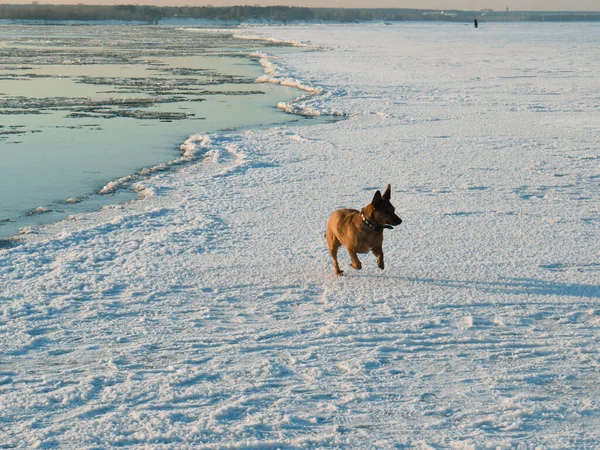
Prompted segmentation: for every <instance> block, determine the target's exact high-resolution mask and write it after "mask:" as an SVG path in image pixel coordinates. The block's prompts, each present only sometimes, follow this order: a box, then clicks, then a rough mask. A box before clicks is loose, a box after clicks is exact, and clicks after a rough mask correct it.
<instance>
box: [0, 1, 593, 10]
mask: <svg viewBox="0 0 600 450" xmlns="http://www.w3.org/2000/svg"><path fill="white" fill-rule="evenodd" d="M0 3H4V4H7V3H14V4H24V3H31V2H29V1H27V0H0ZM38 3H40V4H88V5H123V4H139V5H158V6H208V5H211V6H230V5H259V6H271V5H288V6H308V7H338V8H419V9H440V10H444V9H464V10H473V11H479V10H481V9H484V8H491V9H494V10H496V11H504V10H505V9H506V8H507V7H508V8H510V10H511V11H600V0H38Z"/></svg>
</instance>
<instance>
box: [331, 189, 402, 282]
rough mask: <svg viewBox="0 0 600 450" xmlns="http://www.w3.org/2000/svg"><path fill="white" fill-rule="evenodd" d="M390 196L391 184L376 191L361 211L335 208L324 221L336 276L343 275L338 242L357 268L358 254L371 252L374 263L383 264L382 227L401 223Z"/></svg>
mask: <svg viewBox="0 0 600 450" xmlns="http://www.w3.org/2000/svg"><path fill="white" fill-rule="evenodd" d="M391 195H392V186H391V185H389V184H388V186H387V189H386V190H385V192H384V193H383V196H382V195H381V192H379V191H377V192H375V196H374V197H373V200H372V201H371V203H370V204H369V205H367V206H365V207H364V208H363V209H362V210H360V211H357V210H355V209H338V210H337V211H334V212H333V214H331V217H330V218H329V222H327V231H326V232H325V237H326V238H327V246H328V247H329V253H330V254H331V259H333V268H334V269H335V274H336V275H342V274H343V273H344V272H343V271H341V270H340V266H339V264H338V261H337V252H338V248H340V245H343V246H344V247H346V250H348V254H349V255H350V258H351V259H352V264H350V265H351V266H352V267H354V268H355V269H357V270H360V269H361V268H362V264H361V263H360V261H359V260H358V256H357V255H356V254H357V253H369V252H370V251H372V252H373V254H374V255H375V256H376V257H377V265H378V266H379V268H380V269H381V270H383V268H384V264H383V249H382V248H381V245H382V244H383V230H384V229H385V228H389V229H390V230H391V229H393V227H392V225H400V224H401V223H402V219H401V218H400V217H398V216H397V215H396V213H395V212H394V211H395V208H394V205H392V204H391V203H390V197H391Z"/></svg>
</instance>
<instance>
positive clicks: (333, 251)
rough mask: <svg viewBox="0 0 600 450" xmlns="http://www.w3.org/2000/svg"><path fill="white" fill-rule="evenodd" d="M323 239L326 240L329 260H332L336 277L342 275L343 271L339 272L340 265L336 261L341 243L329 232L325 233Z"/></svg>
mask: <svg viewBox="0 0 600 450" xmlns="http://www.w3.org/2000/svg"><path fill="white" fill-rule="evenodd" d="M325 237H326V238H327V247H328V248H329V254H330V255H331V259H332V260H333V270H335V274H336V275H343V274H344V271H343V270H340V265H339V264H338V260H337V253H338V249H339V248H340V246H341V245H342V243H341V242H340V241H339V240H338V238H337V237H336V236H335V235H334V234H333V233H332V232H330V231H329V230H327V233H325Z"/></svg>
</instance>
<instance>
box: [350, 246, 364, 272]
mask: <svg viewBox="0 0 600 450" xmlns="http://www.w3.org/2000/svg"><path fill="white" fill-rule="evenodd" d="M348 254H349V255H350V259H351V260H352V263H351V264H350V265H351V266H352V267H354V268H355V269H356V270H360V269H362V264H361V263H360V261H359V259H358V255H357V254H356V252H353V251H352V250H348Z"/></svg>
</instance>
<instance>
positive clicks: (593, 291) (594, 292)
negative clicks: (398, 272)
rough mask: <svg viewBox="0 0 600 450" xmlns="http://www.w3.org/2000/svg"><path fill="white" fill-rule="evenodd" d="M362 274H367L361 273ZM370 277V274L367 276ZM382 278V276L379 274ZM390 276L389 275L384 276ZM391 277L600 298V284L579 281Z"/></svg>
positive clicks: (510, 291)
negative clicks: (580, 282)
mask: <svg viewBox="0 0 600 450" xmlns="http://www.w3.org/2000/svg"><path fill="white" fill-rule="evenodd" d="M361 276H363V277H364V276H365V275H364V274H361ZM367 277H369V276H368V275H367V276H366V277H365V278H367ZM377 278H379V279H381V278H382V276H381V275H378V276H377ZM383 278H388V277H383ZM389 279H395V280H398V281H404V282H406V281H408V282H411V283H418V284H421V283H423V284H429V285H432V286H438V287H444V288H453V289H477V290H480V291H483V292H488V293H492V294H515V295H551V296H568V297H582V298H600V286H599V285H593V284H579V283H558V282H553V281H544V280H536V279H532V278H507V279H504V280H497V281H473V280H448V279H439V278H419V277H402V276H393V275H392V276H389Z"/></svg>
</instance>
